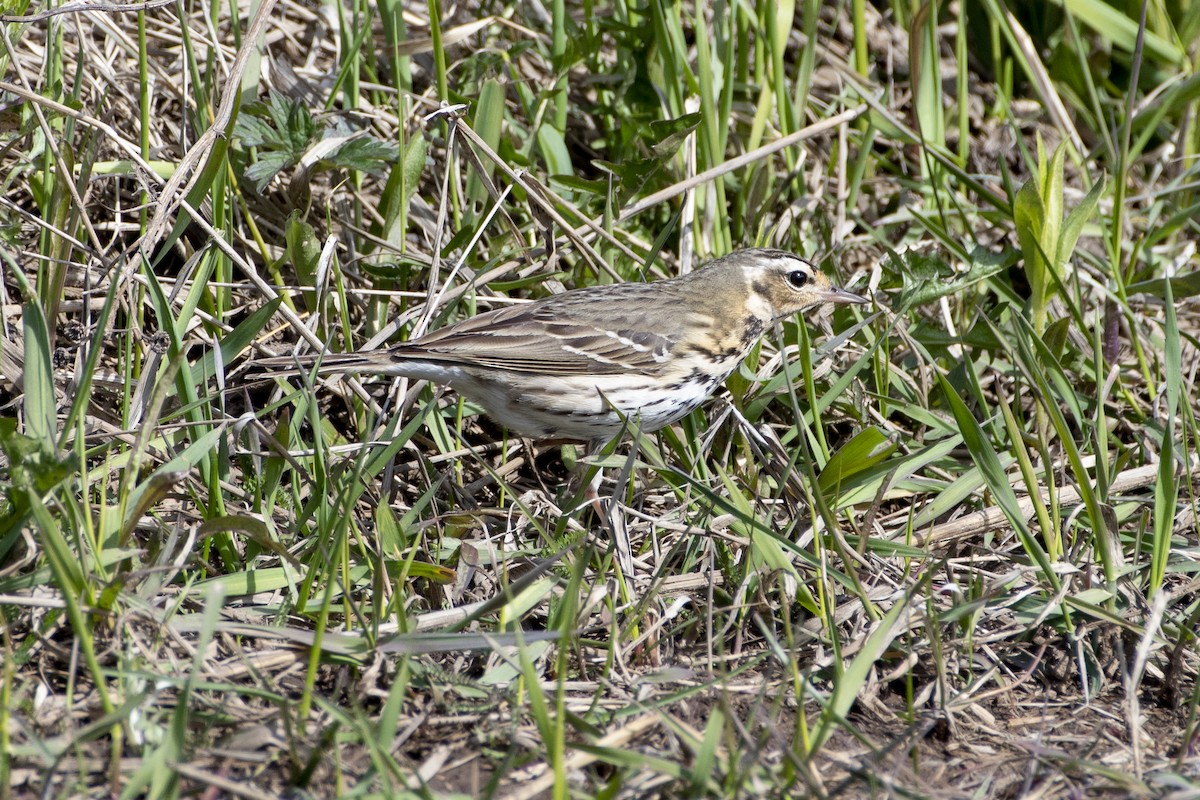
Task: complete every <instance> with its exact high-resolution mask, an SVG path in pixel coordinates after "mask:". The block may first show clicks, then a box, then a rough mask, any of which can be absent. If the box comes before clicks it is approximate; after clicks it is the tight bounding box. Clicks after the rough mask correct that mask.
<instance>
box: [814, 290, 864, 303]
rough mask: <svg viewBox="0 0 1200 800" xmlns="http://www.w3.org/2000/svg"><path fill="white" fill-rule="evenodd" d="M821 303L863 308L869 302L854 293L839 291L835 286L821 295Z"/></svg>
mask: <svg viewBox="0 0 1200 800" xmlns="http://www.w3.org/2000/svg"><path fill="white" fill-rule="evenodd" d="M821 302H823V303H844V304H846V305H855V306H864V305H866V304H867V303H869V302H871V301H870V300H868V299H867V298H865V297H862V296H860V295H857V294H855V293H854V292H847V291H846V290H845V289H839V288H838V287H837V286H834V287H832V288H831V289H829V290H828V291H826V292H825V293H824V294H822V295H821Z"/></svg>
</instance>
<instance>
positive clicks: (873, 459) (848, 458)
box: [817, 426, 896, 496]
mask: <svg viewBox="0 0 1200 800" xmlns="http://www.w3.org/2000/svg"><path fill="white" fill-rule="evenodd" d="M895 450H896V443H895V442H894V441H892V440H891V439H889V438H888V437H887V435H886V434H885V433H884V432H883V431H881V430H879V428H876V427H874V426H871V427H869V428H864V429H863V430H861V431H859V432H858V433H857V434H855V436H854V437H853V438H852V439H851V440H850V441H848V442H846V443H845V444H844V445H842V446H841V447H840V448H839V449H838V451H837V452H836V453H834V454H833V455H832V456H831V457H830V458H829V461H828V462H827V463H826V464H825V467H824V468H823V469H822V470H821V474H820V475H818V476H817V488H818V490H819V491H820V492H821V494H822V495H826V496H828V495H832V494H833V493H835V492H838V491H840V490H841V489H842V488H843V487H845V486H847V485H848V484H849V483H850V479H851V478H853V477H854V476H856V475H860V474H862V473H863V472H866V471H868V470H870V469H871V468H872V467H874V466H875V465H876V464H878V463H880V462H881V461H883V460H884V459H886V458H887V457H888V456H890V455H891V454H892V453H893V452H895Z"/></svg>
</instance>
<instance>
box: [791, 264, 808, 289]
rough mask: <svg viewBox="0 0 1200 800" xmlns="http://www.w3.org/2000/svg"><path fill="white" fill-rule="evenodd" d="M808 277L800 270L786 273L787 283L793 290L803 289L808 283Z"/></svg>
mask: <svg viewBox="0 0 1200 800" xmlns="http://www.w3.org/2000/svg"><path fill="white" fill-rule="evenodd" d="M809 277H810V276H809V274H808V273H807V272H805V271H804V270H802V269H797V270H793V271H791V272H789V273H788V276H787V280H788V283H790V284H791V285H792V288H793V289H803V288H804V285H805V284H806V283H808V279H809Z"/></svg>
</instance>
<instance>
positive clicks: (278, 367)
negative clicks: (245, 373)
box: [250, 353, 372, 378]
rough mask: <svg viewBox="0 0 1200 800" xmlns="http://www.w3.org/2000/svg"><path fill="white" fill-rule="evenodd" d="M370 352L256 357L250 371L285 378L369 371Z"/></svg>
mask: <svg viewBox="0 0 1200 800" xmlns="http://www.w3.org/2000/svg"><path fill="white" fill-rule="evenodd" d="M371 362H372V358H371V354H370V353H321V354H318V355H303V356H301V355H290V356H271V357H269V358H259V359H256V360H255V361H254V362H253V363H252V364H251V365H250V372H251V373H252V374H254V375H255V376H258V377H262V378H287V377H292V376H295V375H311V374H312V373H313V370H316V373H317V374H318V375H334V374H338V373H342V372H370V371H371Z"/></svg>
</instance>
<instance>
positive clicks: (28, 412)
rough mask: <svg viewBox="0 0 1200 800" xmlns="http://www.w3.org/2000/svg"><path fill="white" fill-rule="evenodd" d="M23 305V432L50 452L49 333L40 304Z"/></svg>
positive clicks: (54, 416)
mask: <svg viewBox="0 0 1200 800" xmlns="http://www.w3.org/2000/svg"><path fill="white" fill-rule="evenodd" d="M24 309H25V314H24V319H23V327H24V329H25V370H24V375H23V377H24V388H25V397H24V400H23V404H24V411H25V433H26V434H27V435H28V436H29V437H30V438H31V439H34V440H36V441H37V442H38V444H39V445H40V446H41V448H42V450H43V451H44V452H46V453H52V452H54V450H55V449H56V436H55V433H56V431H57V428H58V411H57V408H58V403H57V401H56V400H55V397H54V364H53V362H52V361H51V358H50V333H49V328H47V326H46V317H45V316H44V315H43V314H42V307H41V305H39V304H38V303H35V302H28V303H26V304H25V306H24Z"/></svg>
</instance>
